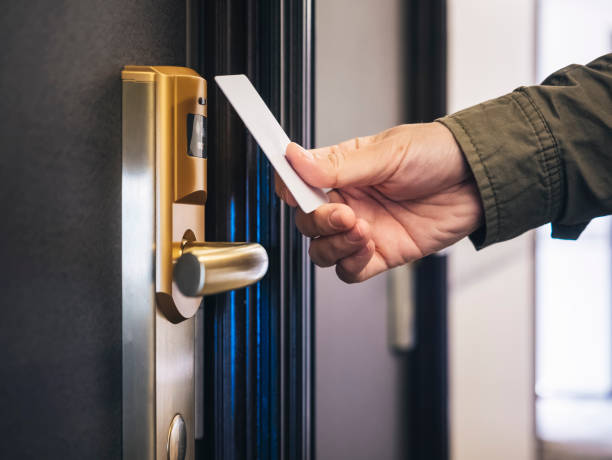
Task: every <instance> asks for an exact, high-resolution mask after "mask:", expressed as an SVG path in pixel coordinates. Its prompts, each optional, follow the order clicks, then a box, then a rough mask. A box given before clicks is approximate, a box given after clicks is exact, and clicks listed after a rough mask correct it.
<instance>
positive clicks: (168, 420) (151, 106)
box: [121, 66, 268, 460]
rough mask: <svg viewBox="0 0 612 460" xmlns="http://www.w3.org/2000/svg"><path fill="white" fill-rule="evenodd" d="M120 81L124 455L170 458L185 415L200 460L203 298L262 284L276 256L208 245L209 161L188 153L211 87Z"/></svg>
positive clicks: (178, 75) (180, 74)
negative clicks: (193, 119) (194, 122)
mask: <svg viewBox="0 0 612 460" xmlns="http://www.w3.org/2000/svg"><path fill="white" fill-rule="evenodd" d="M121 75H122V79H123V113H122V115H123V176H122V187H123V188H122V311H123V321H122V334H123V458H124V459H136V458H138V459H140V458H146V459H153V458H154V459H157V460H165V459H167V458H168V452H169V450H168V446H169V444H168V442H169V441H168V440H169V437H168V427H170V426H171V424H172V423H173V420H174V423H176V422H177V419H175V416H176V415H177V414H181V416H182V417H181V421H182V422H183V425H180V426H181V429H184V432H183V433H184V435H185V436H186V445H185V450H184V453H185V459H186V460H193V458H194V429H195V386H194V373H195V371H194V366H195V365H194V362H195V352H194V349H195V348H194V347H195V345H194V343H195V338H196V332H195V320H194V318H193V317H194V315H195V313H196V312H197V310H198V308H199V307H200V305H201V303H202V296H203V295H205V294H214V293H218V292H222V291H227V290H231V289H237V288H241V287H244V286H247V285H249V284H252V283H255V282H257V281H258V280H259V279H260V278H261V277H263V276H264V275H265V273H266V270H267V267H268V257H267V254H266V251H265V249H264V248H263V247H261V246H260V245H258V244H250V243H205V242H204V206H205V202H206V197H207V183H206V168H207V160H206V158H199V157H194V156H191V155H189V153H188V147H189V146H188V145H187V139H188V135H187V129H188V125H187V124H188V116H189V115H190V114H191V115H194V116H198V115H201V116H204V117H206V116H207V111H206V105H205V101H206V81H205V80H204V79H203V78H201V77H200V76H199V75H198V74H197V73H195V72H194V71H193V70H190V69H186V68H182V67H163V66H162V67H153V66H126V67H125V68H124V70H123V71H122V74H121ZM188 262H190V263H188ZM175 264H176V265H175ZM175 266H176V268H175ZM181 266H182V267H183V269H186V270H181V268H180V267H181ZM175 273H176V274H177V278H176V279H175V280H173V274H175ZM189 279H191V280H194V279H195V280H196V282H195V283H193V282H192V285H191V288H189V286H190V285H189V283H187V281H188V280H189ZM179 286H180V288H179ZM174 426H175V428H176V426H177V425H174ZM180 432H181V431H180V430H179V431H178V432H175V433H174V434H175V435H176V434H177V433H180ZM181 436H183V434H181ZM179 438H180V436H179ZM172 439H174V438H172ZM173 452H174V451H173ZM178 452H179V453H180V452H181V451H180V449H179V451H178ZM177 458H180V456H179V457H177Z"/></svg>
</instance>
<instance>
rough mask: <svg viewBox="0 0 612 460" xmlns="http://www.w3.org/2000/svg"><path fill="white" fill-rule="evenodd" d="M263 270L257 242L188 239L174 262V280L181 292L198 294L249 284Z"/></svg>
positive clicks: (264, 258)
mask: <svg viewBox="0 0 612 460" xmlns="http://www.w3.org/2000/svg"><path fill="white" fill-rule="evenodd" d="M267 270H268V254H267V253H266V250H265V249H264V248H263V246H261V245H260V244H257V243H209V242H196V241H189V242H185V244H184V246H183V247H182V254H181V256H180V257H179V258H178V259H177V261H176V263H175V264H174V282H175V283H176V285H177V286H178V288H179V289H180V291H181V293H182V294H183V295H185V296H188V297H199V296H203V295H208V294H218V293H220V292H225V291H231V290H233V289H239V288H243V287H245V286H249V285H251V284H253V283H256V282H257V281H259V280H260V279H261V278H262V277H263V276H264V275H265V274H266V271H267Z"/></svg>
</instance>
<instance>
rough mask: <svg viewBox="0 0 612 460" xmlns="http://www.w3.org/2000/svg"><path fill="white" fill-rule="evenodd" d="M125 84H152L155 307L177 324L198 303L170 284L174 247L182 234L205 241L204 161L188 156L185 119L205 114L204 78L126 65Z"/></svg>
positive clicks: (162, 68) (183, 70) (185, 71)
mask: <svg viewBox="0 0 612 460" xmlns="http://www.w3.org/2000/svg"><path fill="white" fill-rule="evenodd" d="M121 76H122V79H123V80H124V82H126V81H131V82H154V83H155V178H156V193H155V196H156V229H157V232H156V238H155V244H156V248H157V250H156V256H155V257H156V258H155V261H156V264H155V265H156V267H155V286H156V289H155V290H156V298H157V304H158V306H159V308H160V310H161V311H162V312H163V313H164V314H165V315H166V317H167V318H168V319H169V320H170V321H172V322H174V323H178V322H180V321H184V320H185V319H187V318H191V317H192V316H193V315H195V312H196V311H197V310H198V308H199V306H200V303H201V299H197V298H192V297H186V296H184V295H183V294H182V293H181V292H180V291H179V290H178V289H177V287H176V285H175V284H174V283H173V282H172V266H173V260H174V258H173V246H176V242H180V241H181V239H182V237H183V235H184V234H185V232H186V231H191V232H192V233H193V234H194V236H195V238H196V239H197V240H199V241H204V204H205V202H206V195H207V190H206V166H207V160H206V158H196V157H192V156H190V155H188V154H187V151H188V145H187V129H188V126H187V117H188V115H189V114H193V115H202V116H204V117H206V116H207V107H206V105H205V103H204V102H205V101H206V80H204V79H203V78H202V77H200V76H199V75H198V74H197V73H196V72H195V71H193V70H191V69H187V68H185V67H170V66H125V67H124V69H123V71H122V72H121Z"/></svg>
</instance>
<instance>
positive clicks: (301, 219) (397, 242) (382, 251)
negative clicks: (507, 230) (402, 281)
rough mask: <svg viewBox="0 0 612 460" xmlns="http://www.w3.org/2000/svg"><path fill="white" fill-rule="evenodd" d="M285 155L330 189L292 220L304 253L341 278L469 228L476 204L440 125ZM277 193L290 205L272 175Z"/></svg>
mask: <svg viewBox="0 0 612 460" xmlns="http://www.w3.org/2000/svg"><path fill="white" fill-rule="evenodd" d="M286 156H287V160H288V161H289V162H290V163H291V165H292V166H293V168H294V169H295V170H296V172H297V173H298V174H299V175H300V177H302V179H304V181H306V182H307V183H309V184H310V185H312V186H315V187H332V188H333V190H332V191H330V192H329V198H330V201H331V202H330V203H328V204H325V205H322V206H320V207H319V208H317V209H316V210H315V211H314V212H312V213H310V214H305V213H304V212H302V211H301V210H300V209H299V208H298V209H297V210H296V225H297V227H298V229H299V230H300V231H301V232H302V233H303V234H304V235H306V236H308V237H311V238H312V241H311V243H310V251H309V254H310V257H311V259H312V260H313V262H314V263H315V264H317V265H319V266H321V267H329V266H332V265H336V273H337V274H338V277H339V278H340V279H342V280H343V281H345V282H348V283H352V282H359V281H363V280H366V279H368V278H370V277H372V276H374V275H376V274H378V273H380V272H382V271H384V270H387V269H390V268H393V267H396V266H399V265H403V264H405V263H408V262H411V261H414V260H417V259H420V258H421V257H424V256H426V255H428V254H431V253H434V252H436V251H439V250H441V249H443V248H445V247H447V246H450V245H451V244H453V243H455V242H456V241H458V240H460V239H462V238H464V237H465V236H467V235H469V234H470V233H472V232H473V231H474V230H476V229H477V228H478V227H479V226H480V224H481V222H482V215H483V211H482V205H481V202H480V197H479V194H478V191H477V189H476V185H475V182H474V179H473V177H472V174H471V172H470V169H469V167H468V165H467V163H466V161H465V159H464V157H463V154H462V153H461V150H460V148H459V146H458V145H457V142H456V141H455V139H454V137H453V135H452V134H451V132H450V131H449V130H448V129H447V128H446V127H445V126H444V125H442V124H441V123H436V122H434V123H425V124H413V125H401V126H396V127H394V128H391V129H388V130H386V131H383V132H381V133H379V134H376V135H373V136H368V137H360V138H356V139H351V140H348V141H346V142H342V143H341V144H338V145H333V146H330V147H323V148H319V149H314V150H310V151H307V150H304V149H302V148H301V147H300V146H298V145H297V144H294V143H291V144H289V146H288V147H287V152H286ZM276 192H277V194H278V195H279V196H280V197H281V198H282V199H283V200H284V201H286V202H287V203H288V204H289V205H291V206H296V205H297V203H296V201H295V199H294V198H293V196H292V195H291V193H290V192H289V191H288V189H287V188H286V186H285V185H284V183H283V182H282V180H280V178H279V177H278V176H276Z"/></svg>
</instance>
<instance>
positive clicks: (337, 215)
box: [329, 209, 344, 230]
mask: <svg viewBox="0 0 612 460" xmlns="http://www.w3.org/2000/svg"><path fill="white" fill-rule="evenodd" d="M341 214H342V213H341V212H340V210H338V209H336V210H334V211H332V213H331V214H330V215H329V223H330V224H331V226H332V227H334V228H335V229H338V230H340V229H342V228H344V224H343V222H342V215H341Z"/></svg>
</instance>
